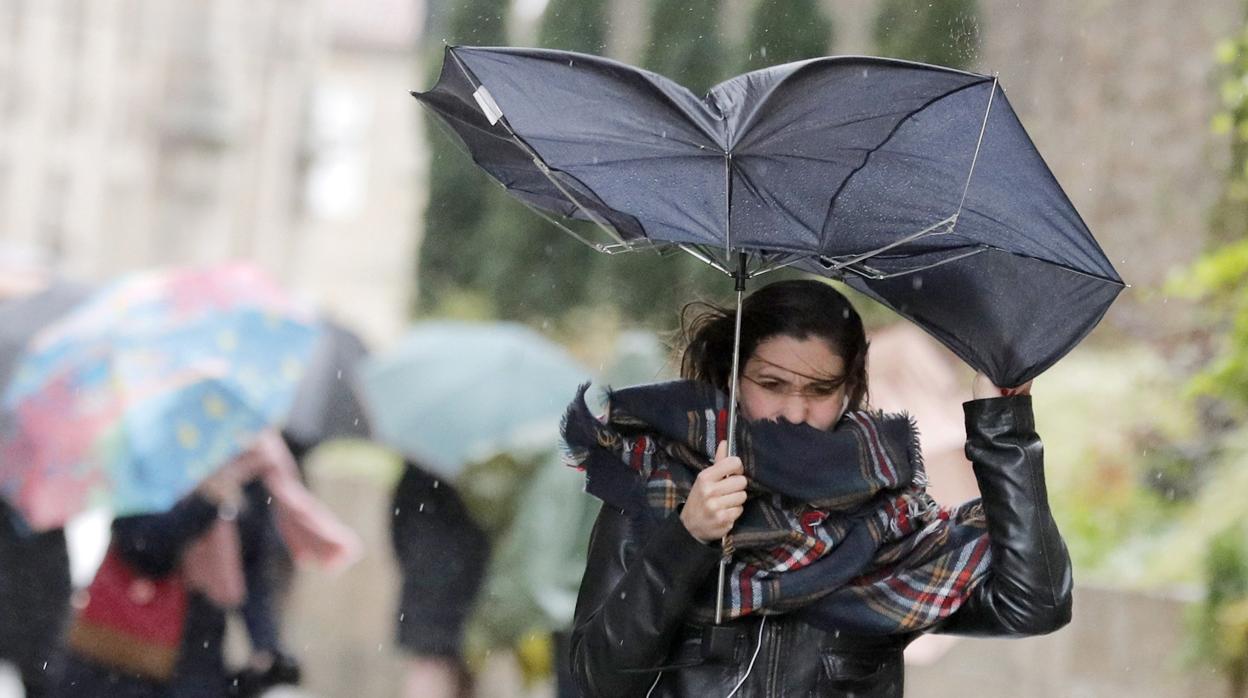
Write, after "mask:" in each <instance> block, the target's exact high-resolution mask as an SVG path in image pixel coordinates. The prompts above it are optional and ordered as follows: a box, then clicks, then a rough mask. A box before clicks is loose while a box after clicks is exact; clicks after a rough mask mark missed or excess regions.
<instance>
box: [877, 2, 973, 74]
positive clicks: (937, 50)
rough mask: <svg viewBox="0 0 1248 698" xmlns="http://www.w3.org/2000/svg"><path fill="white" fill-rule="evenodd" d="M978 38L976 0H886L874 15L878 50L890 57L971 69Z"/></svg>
mask: <svg viewBox="0 0 1248 698" xmlns="http://www.w3.org/2000/svg"><path fill="white" fill-rule="evenodd" d="M979 37H980V17H979V3H978V2H976V0H931V2H913V1H912V0H883V2H881V3H880V11H879V14H877V15H876V17H875V44H876V48H877V51H878V52H879V54H880V55H882V56H888V57H890V58H904V59H907V60H912V61H919V62H922V63H932V64H935V65H943V66H948V67H951V68H968V67H970V66H971V65H972V64H974V62H975V56H976V53H977V52H978V51H979Z"/></svg>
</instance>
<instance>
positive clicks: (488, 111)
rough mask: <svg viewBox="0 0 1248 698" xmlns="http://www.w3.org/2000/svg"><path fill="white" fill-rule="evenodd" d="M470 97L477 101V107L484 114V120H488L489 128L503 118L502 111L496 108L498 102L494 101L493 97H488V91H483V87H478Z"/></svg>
mask: <svg viewBox="0 0 1248 698" xmlns="http://www.w3.org/2000/svg"><path fill="white" fill-rule="evenodd" d="M472 96H473V98H474V99H476V100H477V106H479V107H481V111H482V112H484V113H485V118H487V119H489V120H490V125H491V126H493V125H494V124H497V123H498V120H499V119H501V118H503V110H502V109H499V108H498V102H495V101H494V97H493V96H491V95H490V91H489V90H487V89H485V85H482V86H480V87H478V88H477V91H476V92H473V93H472Z"/></svg>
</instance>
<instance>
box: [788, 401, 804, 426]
mask: <svg viewBox="0 0 1248 698" xmlns="http://www.w3.org/2000/svg"><path fill="white" fill-rule="evenodd" d="M806 412H807V405H806V398H804V397H801V396H800V395H790V396H789V397H788V398H786V399H785V401H784V412H783V416H784V421H786V422H788V423H789V424H801V423H802V422H805V421H806Z"/></svg>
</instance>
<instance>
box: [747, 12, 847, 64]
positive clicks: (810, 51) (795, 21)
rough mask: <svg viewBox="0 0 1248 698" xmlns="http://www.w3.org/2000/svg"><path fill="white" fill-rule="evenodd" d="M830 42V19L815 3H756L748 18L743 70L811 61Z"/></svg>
mask: <svg viewBox="0 0 1248 698" xmlns="http://www.w3.org/2000/svg"><path fill="white" fill-rule="evenodd" d="M831 43H832V20H831V19H829V18H828V16H827V15H825V14H824V13H823V11H822V10H821V9H820V8H819V3H818V2H816V0H760V2H759V3H758V5H756V6H755V8H754V15H753V17H751V18H750V36H749V39H748V40H747V42H746V46H745V52H746V56H745V68H744V70H757V69H759V68H766V67H767V66H770V65H776V64H779V63H788V62H789V61H797V60H801V59H803V58H815V57H818V56H822V55H824V54H825V53H827V51H828V46H829V45H830V44H831Z"/></svg>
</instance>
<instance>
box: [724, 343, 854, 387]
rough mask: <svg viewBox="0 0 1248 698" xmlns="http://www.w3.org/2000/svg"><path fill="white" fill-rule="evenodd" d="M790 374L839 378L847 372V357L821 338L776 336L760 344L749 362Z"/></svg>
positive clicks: (810, 377)
mask: <svg viewBox="0 0 1248 698" xmlns="http://www.w3.org/2000/svg"><path fill="white" fill-rule="evenodd" d="M751 362H756V363H757V365H758V368H760V369H761V368H769V369H771V370H772V372H779V373H781V374H786V375H787V376H788V377H793V378H805V379H806V380H809V381H828V380H836V379H839V378H840V377H841V376H842V375H844V373H845V360H844V359H842V358H841V357H840V356H839V355H838V354H837V353H836V352H834V351H832V347H830V346H828V343H827V342H826V341H824V340H822V339H818V338H814V337H811V338H806V339H797V338H795V337H786V336H781V337H773V338H771V339H768V340H766V341H764V342H762V343H761V344H759V345H758V347H757V348H755V349H754V353H753V354H752V355H751V356H750V359H749V361H748V362H747V365H748V363H751Z"/></svg>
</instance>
